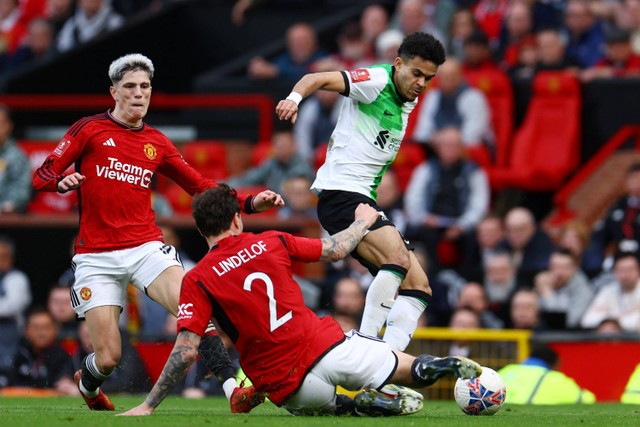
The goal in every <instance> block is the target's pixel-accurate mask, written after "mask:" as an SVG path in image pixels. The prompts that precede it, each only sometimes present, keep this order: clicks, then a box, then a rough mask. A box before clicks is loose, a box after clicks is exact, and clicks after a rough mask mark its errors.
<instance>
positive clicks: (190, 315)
mask: <svg viewBox="0 0 640 427" xmlns="http://www.w3.org/2000/svg"><path fill="white" fill-rule="evenodd" d="M212 310H213V308H212V306H211V301H210V299H209V295H207V292H206V290H205V288H204V285H201V284H200V282H198V280H197V279H196V278H195V277H194V274H192V273H191V272H189V273H187V274H186V275H185V277H184V279H183V281H182V288H181V289H180V304H179V305H178V330H177V331H176V332H178V333H180V331H181V330H183V329H187V330H188V331H191V332H193V333H195V334H198V335H200V336H204V332H205V329H206V328H207V324H208V323H209V320H210V319H211V315H212Z"/></svg>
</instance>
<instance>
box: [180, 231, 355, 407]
mask: <svg viewBox="0 0 640 427" xmlns="http://www.w3.org/2000/svg"><path fill="white" fill-rule="evenodd" d="M321 251H322V243H321V241H320V240H318V239H308V238H303V237H295V236H292V235H290V234H287V233H282V232H275V231H268V232H265V233H261V234H252V233H242V234H240V235H239V236H234V237H228V238H225V239H222V240H221V241H219V242H218V244H217V245H215V246H214V247H213V248H212V249H211V251H209V253H208V254H207V255H205V257H204V258H203V259H202V260H201V261H200V262H199V263H198V264H197V265H196V267H194V268H193V269H191V270H190V271H189V272H188V273H187V275H186V276H185V278H184V280H183V282H182V289H181V291H180V305H179V307H178V331H181V330H182V329H187V330H189V331H191V332H194V333H197V334H199V335H201V336H202V335H203V334H204V331H205V328H206V327H207V323H208V322H209V319H210V318H211V316H213V317H215V318H216V320H217V322H218V325H219V326H220V327H221V329H222V330H223V331H224V332H226V333H227V335H229V337H230V338H231V340H232V341H233V342H234V343H235V345H236V348H237V350H238V353H239V354H240V364H241V365H242V369H243V370H244V372H245V374H247V376H248V377H249V378H250V379H251V381H252V382H253V385H254V386H255V387H256V389H257V390H258V391H261V392H266V393H269V399H271V401H272V402H274V403H275V404H276V405H281V404H282V402H283V401H284V400H285V399H286V398H287V397H289V396H290V395H292V394H293V393H294V392H295V391H296V390H297V389H298V388H299V387H300V385H301V384H302V380H303V379H304V377H305V375H306V374H307V372H309V370H310V369H311V368H312V367H313V366H314V365H315V363H316V361H318V360H319V359H320V358H321V357H322V356H323V355H324V354H326V353H327V352H328V351H329V350H331V349H332V348H333V347H334V346H336V345H337V344H339V343H340V342H342V340H344V332H343V331H342V329H341V328H340V326H339V325H338V323H336V322H335V321H334V320H333V319H332V318H331V317H323V318H319V317H318V316H316V314H315V313H314V312H313V311H311V310H310V309H309V308H307V307H306V306H305V305H304V300H303V298H302V292H301V291H300V286H299V285H298V284H297V283H296V282H295V281H294V280H293V278H292V276H291V260H292V259H293V260H298V261H303V262H313V261H318V260H319V258H320V254H321Z"/></svg>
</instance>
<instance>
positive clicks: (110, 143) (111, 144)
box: [102, 138, 116, 147]
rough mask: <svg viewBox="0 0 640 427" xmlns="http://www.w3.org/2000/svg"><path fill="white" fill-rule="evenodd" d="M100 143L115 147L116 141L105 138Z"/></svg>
mask: <svg viewBox="0 0 640 427" xmlns="http://www.w3.org/2000/svg"><path fill="white" fill-rule="evenodd" d="M102 145H106V146H107V147H115V146H116V143H115V142H114V141H113V138H109V139H107V140H106V141H105V142H103V143H102Z"/></svg>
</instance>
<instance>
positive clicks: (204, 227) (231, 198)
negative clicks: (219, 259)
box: [191, 184, 240, 237]
mask: <svg viewBox="0 0 640 427" xmlns="http://www.w3.org/2000/svg"><path fill="white" fill-rule="evenodd" d="M191 206H192V208H193V219H195V220H196V226H197V227H198V230H200V233H202V235H203V236H205V237H208V236H217V235H219V234H222V233H223V232H224V231H227V230H228V229H229V228H230V227H231V221H233V217H235V215H236V214H237V213H239V212H240V203H239V202H238V193H237V192H236V190H234V189H233V188H231V187H229V186H228V185H227V184H219V185H218V187H212V188H209V189H208V190H207V191H205V192H203V193H200V194H197V195H196V196H195V197H194V198H193V202H192V204H191Z"/></svg>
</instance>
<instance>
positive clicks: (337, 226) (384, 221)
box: [318, 190, 414, 276]
mask: <svg viewBox="0 0 640 427" xmlns="http://www.w3.org/2000/svg"><path fill="white" fill-rule="evenodd" d="M360 203H366V204H367V205H369V206H372V207H373V208H374V209H375V210H377V211H378V212H383V211H382V208H381V207H380V206H378V205H377V204H376V202H375V201H373V199H371V198H370V197H367V196H364V195H362V194H360V193H354V192H351V191H340V190H323V191H322V192H321V193H320V196H319V197H318V220H319V221H320V224H321V225H322V228H324V229H325V230H327V232H328V233H329V234H335V233H337V232H339V231H342V230H346V229H347V228H349V226H350V225H351V224H352V223H353V221H355V218H356V216H355V212H356V208H357V207H358V205H359V204H360ZM387 225H390V226H393V227H395V225H394V224H393V222H392V221H391V220H390V219H389V218H387V216H386V215H384V213H383V215H381V216H380V217H379V218H378V220H377V221H376V222H375V223H374V224H373V225H372V226H371V227H369V230H377V229H378V228H380V227H384V226H387ZM398 233H399V234H400V237H401V238H402V240H403V241H404V243H405V246H406V247H407V249H408V250H410V251H412V250H413V249H414V247H413V245H412V244H411V243H409V241H408V240H407V239H405V238H404V236H403V235H402V233H400V232H398ZM357 252H358V251H357V249H356V250H354V251H353V252H351V256H352V257H354V258H355V259H357V260H358V262H360V264H362V265H363V266H365V267H367V269H369V272H370V273H371V274H373V275H374V276H375V275H376V274H378V268H377V267H376V266H375V265H373V264H371V263H370V262H368V261H367V260H365V259H364V258H362V257H361V256H360V255H358V253H357Z"/></svg>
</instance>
